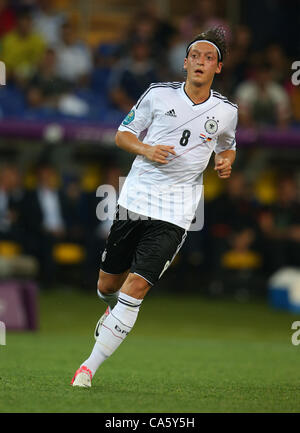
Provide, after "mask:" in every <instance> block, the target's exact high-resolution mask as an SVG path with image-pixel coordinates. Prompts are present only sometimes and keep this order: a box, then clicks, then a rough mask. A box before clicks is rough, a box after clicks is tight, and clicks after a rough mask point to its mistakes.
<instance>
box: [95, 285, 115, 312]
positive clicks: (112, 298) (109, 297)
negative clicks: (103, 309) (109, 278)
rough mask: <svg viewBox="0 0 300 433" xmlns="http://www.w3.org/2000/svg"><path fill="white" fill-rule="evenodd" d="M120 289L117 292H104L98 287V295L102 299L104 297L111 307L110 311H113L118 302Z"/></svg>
mask: <svg viewBox="0 0 300 433" xmlns="http://www.w3.org/2000/svg"><path fill="white" fill-rule="evenodd" d="M119 293H120V290H117V291H116V292H115V293H110V294H107V295H106V294H104V293H102V292H100V290H98V289H97V295H98V296H99V298H100V299H102V300H103V301H104V302H105V303H106V304H107V305H108V307H109V311H111V310H112V309H113V308H114V307H115V306H116V304H117V302H118V297H119Z"/></svg>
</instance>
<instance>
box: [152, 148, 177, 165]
mask: <svg viewBox="0 0 300 433" xmlns="http://www.w3.org/2000/svg"><path fill="white" fill-rule="evenodd" d="M169 153H171V154H172V155H176V153H175V150H174V146H166V145H164V144H157V145H155V146H147V148H146V150H145V152H144V156H145V157H146V158H147V159H149V160H150V161H154V162H159V163H160V164H168V160H167V156H168V155H169Z"/></svg>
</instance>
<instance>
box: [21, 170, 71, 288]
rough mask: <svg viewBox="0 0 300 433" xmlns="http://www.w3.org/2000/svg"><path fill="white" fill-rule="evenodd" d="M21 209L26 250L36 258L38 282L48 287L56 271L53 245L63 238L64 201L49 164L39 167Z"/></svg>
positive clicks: (64, 226) (64, 227)
mask: <svg viewBox="0 0 300 433" xmlns="http://www.w3.org/2000/svg"><path fill="white" fill-rule="evenodd" d="M22 210H23V212H22V224H23V227H24V230H25V231H26V240H25V250H26V252H27V253H29V254H31V255H33V256H35V257H36V258H37V259H38V261H39V263H40V267H41V279H42V281H43V282H44V283H46V284H50V285H51V283H53V282H54V279H55V271H56V264H55V261H54V259H53V246H54V245H55V243H56V242H59V241H62V240H64V239H65V235H66V223H65V221H66V212H65V207H64V200H63V196H62V193H61V191H60V190H59V189H58V176H57V173H56V170H55V169H54V168H53V167H52V166H51V165H49V164H42V165H40V166H39V167H38V169H37V187H36V189H35V190H33V191H28V192H27V194H26V195H25V197H24V202H23V209H22Z"/></svg>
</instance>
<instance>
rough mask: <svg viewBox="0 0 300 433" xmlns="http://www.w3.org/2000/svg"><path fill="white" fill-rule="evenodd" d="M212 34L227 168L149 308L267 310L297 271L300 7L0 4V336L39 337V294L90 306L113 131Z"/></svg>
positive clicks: (124, 161)
mask: <svg viewBox="0 0 300 433" xmlns="http://www.w3.org/2000/svg"><path fill="white" fill-rule="evenodd" d="M216 25H221V26H223V27H224V28H225V29H226V31H227V38H228V43H229V46H230V50H229V56H228V58H227V59H226V61H225V64H224V69H223V73H222V74H221V76H219V77H217V79H216V80H215V82H214V85H213V88H214V89H215V90H217V91H219V92H221V93H223V94H224V95H226V96H227V97H228V98H229V99H230V100H232V101H234V102H235V103H237V104H238V105H239V127H238V131H237V143H238V154H237V160H236V163H235V165H234V170H233V174H232V176H231V179H229V180H228V181H225V182H224V181H221V180H219V179H218V178H217V176H216V175H215V172H214V171H213V166H212V164H211V165H210V166H209V168H208V169H207V171H206V174H205V179H204V183H205V226H204V229H203V230H202V231H201V232H193V233H190V235H189V237H188V239H187V241H186V243H185V244H184V247H183V248H182V250H181V252H180V254H179V255H178V257H177V258H176V260H175V262H174V264H173V265H172V267H171V268H170V270H169V271H168V272H167V273H166V274H165V276H164V278H163V279H162V280H161V281H160V282H159V284H158V285H157V287H156V288H154V290H153V292H154V296H157V297H159V296H161V295H163V296H165V295H166V296H167V295H168V294H171V293H172V294H173V293H177V294H180V293H182V292H183V290H184V294H185V295H187V294H191V295H192V296H197V295H203V296H207V297H209V298H213V299H216V301H218V302H219V301H220V299H223V298H226V299H228V298H229V299H231V300H233V301H234V302H244V303H245V302H251V301H252V300H253V299H257V298H259V299H260V301H261V302H263V303H265V304H267V302H268V287H269V279H270V277H271V276H273V275H274V273H275V272H277V271H279V270H282V269H286V268H289V269H291V271H290V272H288V275H287V276H286V280H288V279H289V277H291V275H292V277H295V275H296V274H295V273H297V272H299V271H300V193H299V191H300V189H299V188H300V169H299V166H300V165H299V164H300V86H299V85H298V86H297V85H294V84H293V83H292V80H291V77H292V74H293V72H294V71H293V70H292V63H293V62H294V61H297V60H299V61H300V44H299V26H300V23H299V1H289V2H287V1H283V0H274V1H271V2H270V1H268V0H260V1H246V2H245V1H240V0H218V1H214V0H197V1H189V0H187V1H184V2H182V1H178V0H157V1H154V0H153V1H144V2H142V1H138V0H97V1H96V0H85V1H82V0H72V1H71V0H11V1H8V0H0V60H1V61H3V62H4V63H5V65H6V75H7V76H6V85H5V86H0V278H1V280H0V299H1V302H0V320H3V321H4V322H6V323H7V327H8V329H17V328H22V327H25V328H26V327H29V328H32V329H34V328H35V327H36V326H37V321H36V312H37V311H36V308H37V307H36V291H38V292H39V293H40V296H41V297H43V308H44V310H43V311H46V310H47V308H46V306H45V305H47V303H45V299H46V300H47V296H50V298H49V299H52V301H51V302H53V298H51V293H55V294H56V295H55V296H57V297H59V290H67V289H68V288H69V289H70V288H72V289H73V290H74V289H78V290H79V293H81V295H80V296H82V297H83V298H85V297H86V296H90V297H91V299H93V300H94V296H95V290H96V281H97V274H98V268H99V258H100V252H101V249H102V248H103V245H104V242H105V239H106V236H107V233H108V230H109V226H108V225H107V224H105V223H101V222H100V221H98V220H97V218H96V206H97V204H98V203H99V198H98V197H96V189H97V187H98V186H99V185H102V184H111V185H114V186H117V185H118V179H119V176H125V175H126V174H127V172H128V170H129V168H130V165H131V162H132V160H133V158H132V157H131V156H130V155H127V154H126V153H125V152H122V151H121V150H119V149H117V148H116V146H115V144H114V134H115V131H116V129H117V127H118V125H119V124H120V122H121V121H122V119H123V118H124V116H125V115H126V113H127V112H128V111H129V109H130V108H131V107H132V105H133V104H134V102H135V101H136V100H137V98H138V97H139V96H140V95H141V94H142V93H143V91H144V90H145V89H146V88H147V86H148V85H149V84H150V83H151V82H155V81H173V80H183V79H184V78H183V70H182V65H183V59H184V53H185V47H186V44H187V42H188V41H189V40H191V39H192V38H193V36H194V35H195V34H197V33H199V32H200V31H203V30H205V29H206V28H208V27H211V26H216ZM42 197H44V199H43V198H42ZM45 197H46V199H45ZM293 272H294V273H293ZM298 281H299V276H298ZM12 287H13V289H12ZM58 289H59V290H58ZM298 289H299V290H300V288H299V283H298ZM1 290H2V291H1ZM13 290H16V293H19V292H21V293H22V295H21V299H22V301H20V300H18V297H9V296H11V295H8V293H10V294H11V293H12V291H13ZM299 290H298V292H299ZM52 291H54V292H52ZM76 296H77V295H76ZM150 296H153V295H152V294H150ZM297 296H298V306H299V309H300V302H299V294H298V295H297V294H296V295H295V298H297ZM25 298H26V299H27V300H25V304H26V303H27V304H26V305H27V306H26V311H27V313H28V311H29V310H30V306H31V312H30V314H29V319H28V317H27V318H26V315H25V316H24V315H23V316H22V314H21V313H20V311H21V310H20V309H22V308H23V307H22V305H23V306H24V305H25V304H24V299H25ZM5 299H7V300H9V301H7V302H8V304H6V303H5V302H6V301H5ZM54 299H55V297H54ZM57 299H58V298H57ZM76 299H77V301H76V302H78V298H76ZM18 302H19V303H20V302H21V304H20V305H19V304H18V305H19V307H18V308H19V309H18V308H17V307H16V309H14V308H13V307H12V304H14V303H15V304H16V305H17V303H18ZM93 302H96V300H95V301H93ZM9 303H10V304H9ZM28 305H29V307H28ZM224 305H225V304H224ZM24 308H25V307H24ZM7 309H11V311H12V313H11V314H8V313H5V310H7ZM100 309H101V308H100ZM5 314H6V315H5ZM4 317H5V320H4V319H3V318H4ZM22 317H23V318H22ZM41 319H42V317H41Z"/></svg>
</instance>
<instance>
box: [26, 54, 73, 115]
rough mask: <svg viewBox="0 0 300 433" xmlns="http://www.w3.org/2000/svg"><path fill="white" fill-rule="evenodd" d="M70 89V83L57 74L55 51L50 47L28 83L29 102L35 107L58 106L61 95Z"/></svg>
mask: <svg viewBox="0 0 300 433" xmlns="http://www.w3.org/2000/svg"><path fill="white" fill-rule="evenodd" d="M69 89H70V84H69V83H68V82H66V81H65V80H63V79H61V78H59V77H58V76H57V73H56V53H55V51H54V50H53V49H52V48H48V49H47V50H46V52H45V54H44V56H43V58H42V61H41V62H40V65H39V68H38V70H37V72H36V73H35V74H34V76H33V77H32V79H31V80H30V81H29V83H28V90H27V101H28V104H29V105H30V107H33V108H38V107H41V106H46V107H50V108H57V105H58V99H59V97H60V95H62V94H63V93H65V92H67V91H68V90H69Z"/></svg>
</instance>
